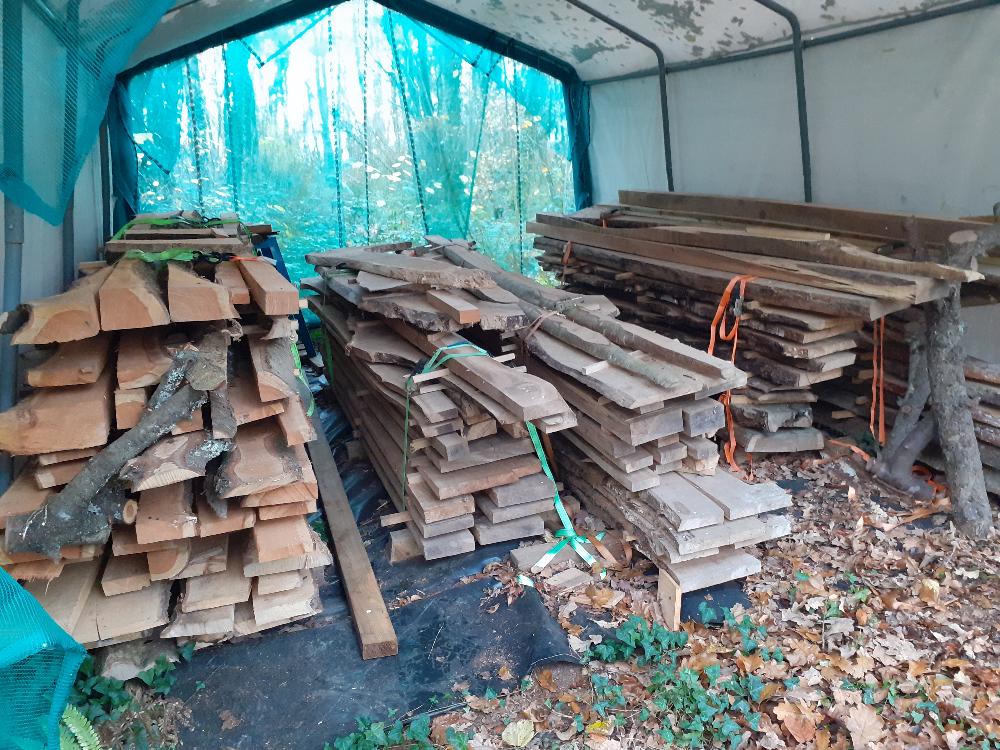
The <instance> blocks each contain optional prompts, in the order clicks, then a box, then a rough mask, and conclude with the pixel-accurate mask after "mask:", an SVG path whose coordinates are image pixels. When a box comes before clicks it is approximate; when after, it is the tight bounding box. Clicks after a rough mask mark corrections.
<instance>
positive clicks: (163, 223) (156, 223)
mask: <svg viewBox="0 0 1000 750" xmlns="http://www.w3.org/2000/svg"><path fill="white" fill-rule="evenodd" d="M139 224H141V225H142V226H150V227H166V228H169V229H175V228H177V227H184V228H190V229H208V228H209V227H221V226H223V225H224V224H225V222H224V221H222V220H221V219H202V220H201V221H195V220H194V219H187V218H184V217H183V216H175V217H173V218H170V219H138V218H136V219H132V220H131V221H127V222H125V225H124V226H123V227H122V228H121V229H119V230H118V231H117V232H115V234H114V236H113V237H112V238H111V239H112V240H120V239H121V238H122V237H124V236H125V233H126V232H127V231H128V230H130V229H131V228H132V227H134V226H137V225H139Z"/></svg>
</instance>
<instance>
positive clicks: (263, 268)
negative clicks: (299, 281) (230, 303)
mask: <svg viewBox="0 0 1000 750" xmlns="http://www.w3.org/2000/svg"><path fill="white" fill-rule="evenodd" d="M238 265H239V269H240V272H241V273H242V274H243V280H244V281H245V282H246V285H247V288H248V289H249V290H250V296H251V297H252V298H253V301H254V304H256V305H257V307H259V308H260V311H261V312H262V313H264V314H265V315H297V314H298V312H299V290H298V289H296V288H295V287H294V286H293V285H292V283H291V282H290V281H288V279H286V278H285V277H284V276H282V275H281V274H280V273H278V270H277V269H276V268H275V267H274V266H272V265H271V264H270V263H268V262H267V261H266V260H256V261H242V262H240V263H239V264H238Z"/></svg>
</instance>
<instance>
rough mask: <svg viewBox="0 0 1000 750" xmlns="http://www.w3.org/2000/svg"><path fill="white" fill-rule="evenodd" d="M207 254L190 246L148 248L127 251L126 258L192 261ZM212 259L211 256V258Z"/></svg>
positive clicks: (160, 261)
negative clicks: (150, 250)
mask: <svg viewBox="0 0 1000 750" xmlns="http://www.w3.org/2000/svg"><path fill="white" fill-rule="evenodd" d="M203 255H205V254H204V253H202V252H201V251H200V250H192V249H191V248H189V247H171V248H167V249H166V250H161V251H160V252H158V253H153V252H149V251H147V250H129V251H127V252H126V253H125V255H124V256H122V257H124V258H125V259H126V260H144V261H146V262H147V263H162V262H163V261H166V260H177V261H184V262H187V263H191V262H193V261H195V260H197V259H198V258H200V257H202V256H203ZM209 260H211V258H209Z"/></svg>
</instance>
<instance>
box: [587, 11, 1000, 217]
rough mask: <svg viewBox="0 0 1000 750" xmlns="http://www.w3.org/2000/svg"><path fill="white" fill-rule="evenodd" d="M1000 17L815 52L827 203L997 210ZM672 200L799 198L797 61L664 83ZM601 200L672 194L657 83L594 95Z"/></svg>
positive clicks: (947, 21) (817, 154) (771, 61)
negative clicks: (677, 196) (644, 191)
mask: <svg viewBox="0 0 1000 750" xmlns="http://www.w3.org/2000/svg"><path fill="white" fill-rule="evenodd" d="M998 38H1000V7H992V8H987V9H983V10H978V11H971V12H968V13H962V14H959V15H955V16H951V17H948V18H943V19H939V20H935V21H928V22H926V23H920V24H916V25H912V26H908V27H904V28H900V29H896V30H893V31H887V32H883V33H879V34H872V35H869V36H863V37H858V38H855V39H851V40H847V41H842V42H836V43H833V44H829V45H824V46H819V47H812V48H808V49H806V51H805V67H806V92H807V96H808V105H809V125H810V127H809V135H810V139H811V141H812V158H813V190H814V199H815V201H816V202H817V203H833V204H841V205H847V206H857V207H869V208H877V209H882V210H898V211H913V212H921V213H931V214H944V215H952V216H955V215H964V214H971V213H976V214H982V213H989V211H990V209H991V207H992V205H993V204H994V203H995V202H996V201H998V200H1000V169H998V165H1000V139H998V138H997V137H996V133H997V127H998V123H1000V87H997V86H995V85H993V83H994V82H995V81H997V80H1000V55H998V54H997V51H996V40H997V39H998ZM668 85H669V97H670V111H671V123H670V124H671V128H672V131H673V132H672V139H671V140H672V144H673V157H674V174H675V189H677V190H679V191H686V192H712V193H726V194H743V195H756V196H761V197H770V198H779V199H786V200H801V199H802V175H801V164H800V158H799V143H798V121H797V116H796V109H795V88H794V76H793V67H792V58H791V55H790V54H785V55H774V56H772V57H764V58H759V59H756V60H750V61H747V62H741V63H729V64H724V65H719V66H715V67H710V68H702V69H699V70H692V71H686V72H680V73H675V74H671V75H670V76H669V77H668ZM591 116H592V130H591V155H592V159H593V168H594V182H595V195H596V200H597V202H600V201H613V200H615V198H616V191H617V190H618V189H619V188H624V187H639V188H642V187H649V188H657V189H665V187H666V176H665V172H664V168H663V147H662V136H661V131H660V114H659V99H658V96H657V87H656V79H655V78H644V79H639V80H633V81H626V82H617V83H608V84H602V85H598V86H594V87H593V89H592V92H591Z"/></svg>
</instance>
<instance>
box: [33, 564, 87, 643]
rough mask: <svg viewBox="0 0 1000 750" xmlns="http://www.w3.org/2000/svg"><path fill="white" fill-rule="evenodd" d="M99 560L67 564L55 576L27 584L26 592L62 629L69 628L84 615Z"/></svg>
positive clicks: (68, 630) (67, 629)
mask: <svg viewBox="0 0 1000 750" xmlns="http://www.w3.org/2000/svg"><path fill="white" fill-rule="evenodd" d="M100 570H101V561H100V560H93V561H91V562H86V563H79V564H77V565H69V566H67V567H66V568H65V569H64V570H63V572H62V573H61V574H60V575H59V577H58V578H56V579H55V580H53V581H51V582H50V583H47V584H45V585H44V586H43V585H41V584H37V583H31V584H28V585H27V586H26V587H25V588H26V589H27V590H28V593H29V594H31V595H32V596H34V597H35V599H37V600H38V603H39V604H41V605H42V608H43V609H44V610H45V611H46V612H47V613H48V615H49V617H51V618H52V619H53V620H55V621H56V623H57V624H58V625H59V627H61V628H62V629H63V630H65V631H67V632H71V631H72V630H73V628H75V627H76V624H77V622H79V620H80V617H81V616H82V615H83V610H84V607H85V606H86V604H87V599H88V597H89V596H90V591H91V589H92V588H93V587H94V582H95V581H96V580H97V576H98V573H100Z"/></svg>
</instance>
